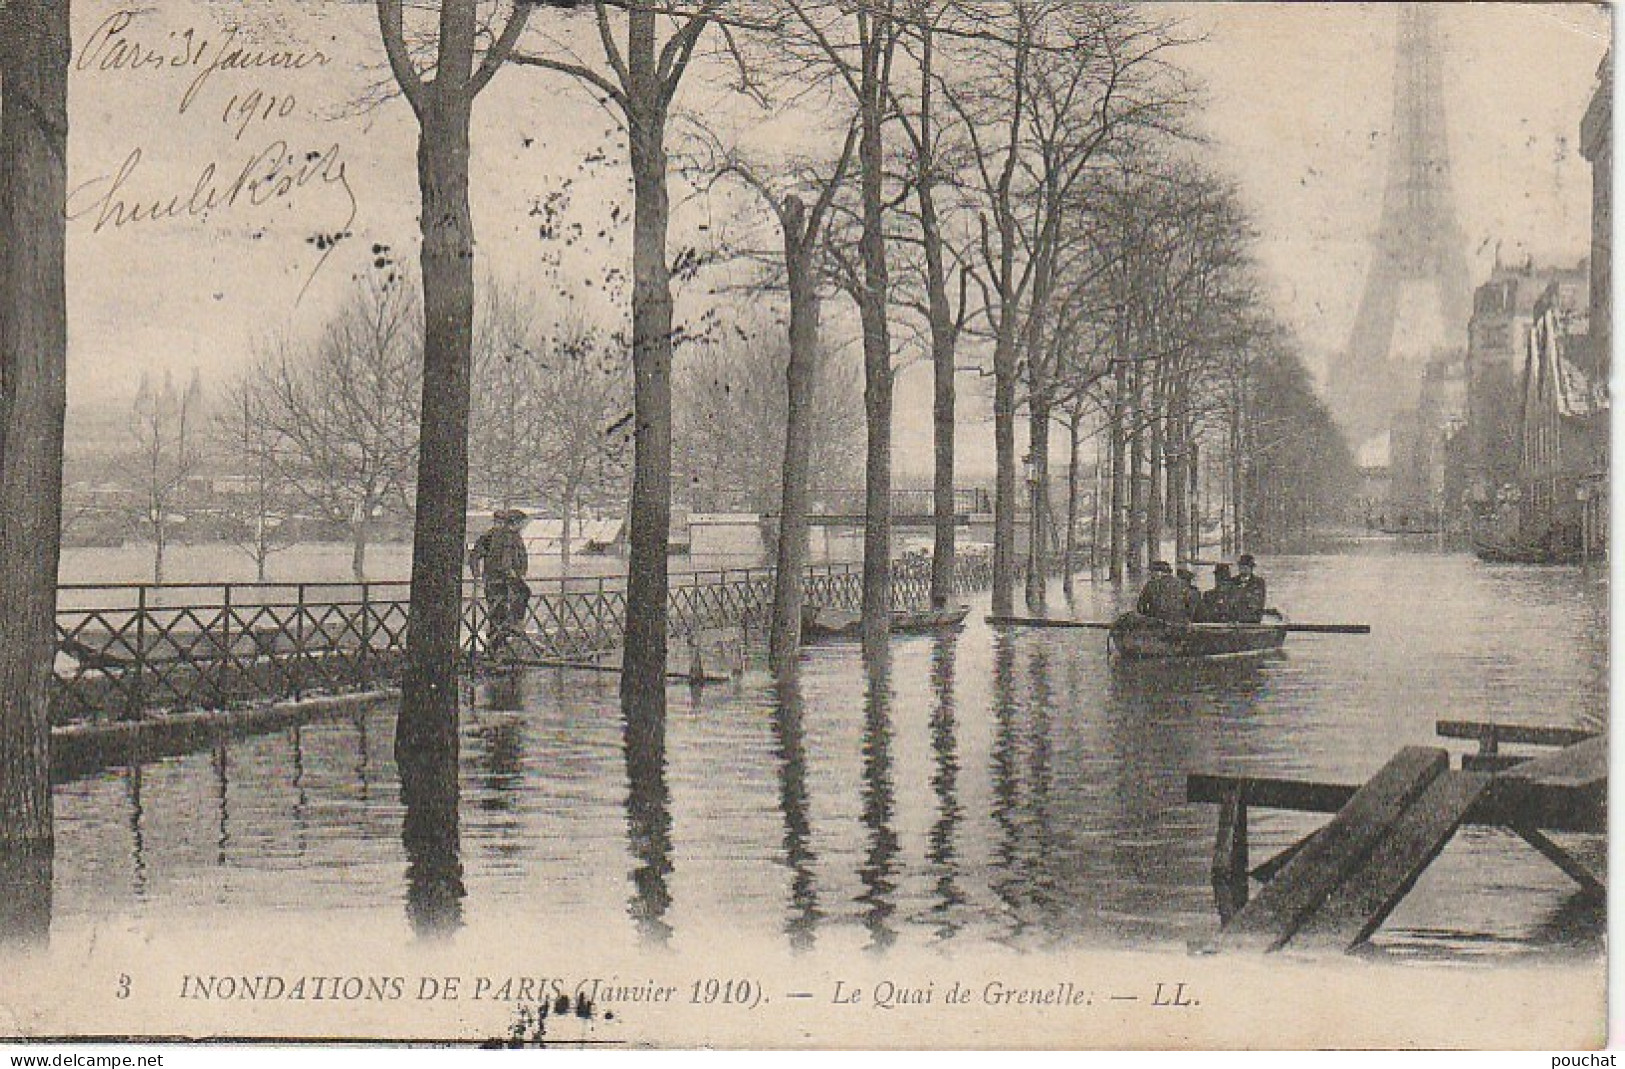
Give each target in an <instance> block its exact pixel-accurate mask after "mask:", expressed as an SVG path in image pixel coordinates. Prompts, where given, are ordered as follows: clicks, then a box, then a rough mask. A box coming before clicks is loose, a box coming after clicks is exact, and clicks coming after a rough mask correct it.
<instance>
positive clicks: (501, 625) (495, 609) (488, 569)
mask: <svg viewBox="0 0 1625 1069" xmlns="http://www.w3.org/2000/svg"><path fill="white" fill-rule="evenodd" d="M528 518H529V517H527V516H526V515H525V514H524V513H523V512H521V511H519V510H518V509H498V510H497V511H496V512H494V513H492V515H491V529H490V530H488V531H486V532H485V533H484V534H482V535H480V537H479V538H477V539H475V541H474V547H473V548H472V549H470V550H469V551H468V569H469V571H470V572H472V573H473V575H474V578H475V579H483V580H484V582H485V614H486V631H485V635H486V645H487V646H488V647H490V648H493V649H494V648H496V647H497V645H498V644H499V643H500V642H501V641H502V640H503V639H505V638H507V637H509V636H510V635H513V634H516V633H518V632H519V631H520V630H522V629H523V627H524V623H525V608H526V606H527V605H529V603H530V586H529V585H528V584H527V583H526V582H525V573H526V572H527V571H528V570H529V569H530V555H529V554H528V553H526V552H525V540H524V539H523V538H521V537H520V535H519V529H520V527H522V526H523V525H524V522H525V520H527V519H528Z"/></svg>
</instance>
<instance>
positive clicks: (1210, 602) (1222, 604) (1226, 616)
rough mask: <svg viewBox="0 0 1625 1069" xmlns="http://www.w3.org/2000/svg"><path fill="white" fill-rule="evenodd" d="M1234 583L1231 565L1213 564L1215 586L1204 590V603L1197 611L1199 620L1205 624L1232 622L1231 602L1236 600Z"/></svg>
mask: <svg viewBox="0 0 1625 1069" xmlns="http://www.w3.org/2000/svg"><path fill="white" fill-rule="evenodd" d="M1234 584H1235V580H1233V579H1231V578H1230V565H1228V564H1215V565H1214V566H1213V587H1212V589H1210V590H1204V591H1202V603H1201V605H1200V607H1199V608H1198V609H1197V612H1196V619H1197V622H1199V623H1204V624H1227V623H1229V622H1230V613H1231V603H1232V602H1233V601H1234V600H1235V594H1234V589H1235V587H1234Z"/></svg>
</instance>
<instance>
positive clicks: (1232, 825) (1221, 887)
mask: <svg viewBox="0 0 1625 1069" xmlns="http://www.w3.org/2000/svg"><path fill="white" fill-rule="evenodd" d="M1212 880H1213V901H1214V903H1215V904H1216V905H1217V906H1218V909H1219V922H1220V923H1221V924H1225V923H1229V921H1230V918H1231V917H1233V916H1235V915H1236V914H1237V913H1240V912H1241V911H1242V909H1243V908H1244V907H1245V906H1246V905H1247V894H1248V890H1249V888H1248V886H1247V800H1246V797H1245V788H1244V787H1243V786H1242V785H1241V784H1239V783H1238V784H1234V785H1232V786H1231V788H1230V793H1229V795H1228V796H1227V797H1226V798H1225V800H1224V801H1223V802H1221V803H1220V804H1219V833H1218V836H1217V837H1216V838H1215V839H1214V843H1213V870H1212Z"/></svg>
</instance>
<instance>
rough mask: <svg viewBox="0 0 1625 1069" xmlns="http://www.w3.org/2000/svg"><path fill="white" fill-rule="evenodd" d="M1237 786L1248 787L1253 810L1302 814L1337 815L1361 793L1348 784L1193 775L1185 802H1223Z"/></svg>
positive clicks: (1187, 788)
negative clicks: (1231, 789)
mask: <svg viewBox="0 0 1625 1069" xmlns="http://www.w3.org/2000/svg"><path fill="white" fill-rule="evenodd" d="M1236 783H1241V784H1244V785H1245V786H1246V790H1247V804H1248V805H1250V806H1256V807H1258V808H1260V809H1295V810H1298V811H1299V812H1303V813H1335V812H1337V811H1338V810H1339V809H1342V808H1343V807H1344V806H1345V805H1347V804H1348V800H1349V799H1350V798H1353V797H1354V792H1355V791H1356V790H1358V789H1359V788H1357V787H1355V786H1352V785H1350V784H1346V783H1314V782H1312V781H1309V780H1295V779H1273V778H1270V777H1264V776H1226V775H1220V774H1214V773H1207V772H1192V773H1190V774H1189V775H1187V776H1186V777H1185V800H1186V801H1187V802H1223V801H1224V799H1225V797H1226V796H1227V795H1228V793H1229V790H1230V787H1231V785H1233V784H1236Z"/></svg>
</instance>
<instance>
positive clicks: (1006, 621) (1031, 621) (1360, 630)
mask: <svg viewBox="0 0 1625 1069" xmlns="http://www.w3.org/2000/svg"><path fill="white" fill-rule="evenodd" d="M987 622H988V623H990V624H993V625H994V626H996V627H1082V628H1087V629H1088V630H1091V631H1110V630H1111V629H1112V625H1111V624H1108V623H1102V622H1100V621H1098V620H1047V619H1044V618H1043V617H1041V616H989V617H988V618H987ZM1191 626H1193V627H1199V628H1224V627H1235V626H1237V625H1236V624H1233V623H1231V624H1224V623H1199V624H1192V625H1191ZM1250 626H1253V627H1279V628H1281V629H1282V630H1284V631H1291V632H1294V633H1296V634H1300V635H1369V634H1371V625H1370V624H1287V623H1264V624H1253V625H1250Z"/></svg>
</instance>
